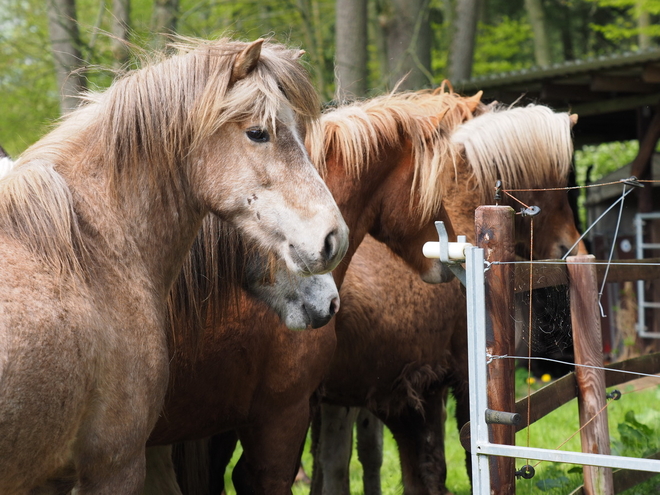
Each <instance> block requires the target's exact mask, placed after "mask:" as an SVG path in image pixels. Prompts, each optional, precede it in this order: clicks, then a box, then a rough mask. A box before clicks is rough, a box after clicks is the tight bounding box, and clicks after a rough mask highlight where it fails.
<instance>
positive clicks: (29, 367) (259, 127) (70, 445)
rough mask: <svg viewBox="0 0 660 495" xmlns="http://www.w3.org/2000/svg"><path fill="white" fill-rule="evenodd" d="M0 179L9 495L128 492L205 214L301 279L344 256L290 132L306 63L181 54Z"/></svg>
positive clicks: (232, 46)
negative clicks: (184, 271) (183, 276)
mask: <svg viewBox="0 0 660 495" xmlns="http://www.w3.org/2000/svg"><path fill="white" fill-rule="evenodd" d="M178 48H179V52H178V53H177V54H176V55H173V56H171V57H170V58H168V59H166V60H163V61H161V62H160V63H153V64H150V65H149V64H147V66H146V67H144V68H142V69H140V70H136V71H133V72H130V73H128V74H127V75H125V76H124V77H122V78H120V79H118V80H117V81H115V82H114V83H113V85H112V86H111V87H110V88H109V89H107V90H106V91H105V92H103V93H99V94H92V95H89V96H88V97H87V98H86V100H87V103H86V104H84V105H83V106H81V107H80V108H79V109H77V110H75V111H74V112H72V113H71V114H69V115H68V116H67V117H66V118H65V119H63V121H62V122H61V123H60V124H59V125H58V126H57V127H56V128H55V129H54V130H53V131H52V132H51V133H50V134H48V135H47V136H45V137H44V138H42V139H41V140H40V141H39V142H37V143H36V144H35V145H33V146H32V147H31V148H29V149H28V150H27V151H26V152H25V153H24V154H23V155H22V156H21V157H19V159H18V160H17V162H16V165H15V166H14V167H13V169H12V170H11V171H10V172H9V173H8V174H7V175H6V176H5V177H4V178H3V179H2V180H0V243H1V245H2V253H3V256H2V257H0V273H2V279H1V285H2V287H1V288H2V290H1V291H0V292H1V293H2V294H3V296H2V301H1V302H0V315H1V318H0V450H1V451H2V453H3V454H2V456H0V492H1V493H3V494H7V495H11V494H19V493H20V494H24V493H37V492H38V493H46V492H49V493H50V492H55V491H56V492H58V493H61V492H65V491H66V490H68V489H70V488H73V487H75V488H76V489H77V493H82V494H85V493H94V494H116V493H121V494H136V493H139V492H140V491H141V489H142V486H143V481H144V473H145V451H144V449H145V443H146V441H147V437H148V435H149V432H150V431H151V430H152V428H153V425H154V424H155V422H156V420H157V418H158V415H159V413H160V411H161V408H162V403H163V398H164V395H165V391H166V389H167V383H168V368H169V357H168V348H167V333H168V332H167V330H166V324H165V320H166V316H167V315H166V300H167V296H168V293H169V291H170V288H171V286H172V284H173V282H174V280H175V278H176V276H177V274H178V272H179V271H180V268H181V265H182V263H183V261H184V258H185V255H186V253H187V252H188V250H189V249H190V246H191V244H192V242H193V240H194V238H195V235H196V233H197V231H198V229H199V227H200V225H201V223H202V220H203V218H204V216H205V215H206V214H207V213H208V212H209V211H210V212H213V213H215V214H217V215H219V216H220V217H221V218H223V219H224V220H225V221H227V222H228V223H230V224H231V225H233V226H234V227H235V228H236V229H237V230H238V231H239V232H240V233H241V235H244V236H245V237H246V239H249V240H251V241H253V242H255V243H256V244H257V245H258V246H261V247H262V248H263V249H266V250H268V251H273V252H274V253H277V255H278V256H281V257H282V258H283V259H284V260H286V261H287V264H288V266H289V267H290V268H291V269H292V270H293V271H296V272H300V273H323V272H326V271H328V270H331V269H333V268H334V267H335V266H336V265H337V263H338V262H339V261H340V259H341V257H342V255H343V254H344V252H345V250H346V247H347V240H348V239H347V229H346V225H345V223H344V222H343V220H342V218H341V215H340V213H339V210H338V209H337V206H336V203H335V202H334V200H333V199H332V197H331V195H330V193H329V191H328V189H327V187H326V186H325V185H324V184H323V182H322V180H321V178H320V177H319V175H318V173H317V171H316V170H315V169H314V167H313V166H312V164H311V162H310V161H309V158H308V155H307V153H306V151H305V149H304V147H303V145H302V142H301V139H300V138H299V137H298V125H300V126H303V125H305V124H306V123H308V122H310V121H311V119H312V118H313V117H315V116H316V112H317V109H318V107H317V101H316V99H315V97H314V94H315V93H314V91H313V88H312V86H311V84H310V82H309V79H308V76H307V74H306V72H305V71H304V69H303V68H302V66H301V65H300V64H299V62H298V60H297V59H298V56H299V52H297V51H292V50H288V49H286V48H285V47H282V46H280V45H273V44H265V43H264V42H263V40H258V41H256V42H254V43H251V44H247V43H239V42H230V41H228V40H220V41H216V42H194V41H192V40H190V41H189V42H183V41H182V42H181V43H179V45H178Z"/></svg>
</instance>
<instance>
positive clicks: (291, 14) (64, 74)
mask: <svg viewBox="0 0 660 495" xmlns="http://www.w3.org/2000/svg"><path fill="white" fill-rule="evenodd" d="M659 15H660V0H274V1H268V2H265V1H257V0H0V144H2V146H4V147H5V148H6V149H7V150H8V151H9V153H10V154H12V155H14V156H15V155H17V154H18V153H20V152H21V151H23V150H24V149H25V148H26V147H27V146H28V145H30V144H31V143H32V142H34V141H35V140H36V139H38V137H40V136H41V135H42V134H43V133H44V132H45V130H46V128H45V126H47V125H48V123H49V122H52V121H53V120H54V119H56V118H57V117H58V116H59V115H60V114H61V113H65V112H66V111H68V110H70V109H71V108H73V107H74V106H75V105H77V101H78V100H77V99H76V98H75V96H76V95H78V94H79V93H80V92H83V91H85V90H89V89H91V90H94V89H99V88H103V87H105V86H107V85H108V84H110V82H111V81H112V78H113V77H114V75H115V71H118V70H119V71H120V70H122V69H126V68H131V67H133V66H135V65H136V64H137V61H136V60H135V59H134V58H133V57H134V53H135V50H134V49H144V50H147V51H148V50H151V49H154V48H161V47H163V45H164V44H165V43H166V41H167V38H166V36H164V35H165V34H166V33H173V32H176V33H178V34H181V35H185V36H197V37H203V38H213V37H218V36H222V35H226V34H231V35H233V36H235V37H238V38H242V39H246V40H251V39H255V38H258V37H260V36H272V37H273V38H274V39H275V40H277V41H280V42H284V43H288V44H292V45H296V46H299V47H301V48H303V49H304V50H306V53H307V54H306V56H305V57H306V61H307V62H308V63H309V69H310V73H311V75H312V77H313V79H314V81H315V84H316V87H317V89H318V91H319V93H320V94H321V95H322V98H323V99H324V100H325V101H330V100H333V99H346V98H351V97H355V96H357V97H362V96H368V95H370V94H379V93H382V92H383V91H388V90H392V89H393V88H394V87H395V85H396V84H397V82H399V81H400V79H401V78H402V77H403V76H404V75H407V77H406V79H405V80H404V81H403V82H402V83H401V84H400V85H399V86H398V88H399V89H402V90H403V89H417V88H422V87H432V86H437V85H438V84H439V83H440V82H441V81H442V80H443V79H445V78H449V79H450V80H452V81H457V80H460V79H465V78H469V77H474V76H483V75H488V74H494V73H500V72H506V71H512V70H519V69H526V68H531V67H533V66H540V67H544V66H549V65H552V64H554V63H559V62H563V61H566V60H574V59H585V58H589V57H594V56H599V55H605V54H611V53H619V52H624V51H630V50H638V49H645V48H649V47H651V46H652V45H653V43H654V39H656V37H657V36H660V25H658V24H657V22H655V21H657V18H658V16H659ZM129 46H131V47H132V48H133V50H129V49H128V47H129Z"/></svg>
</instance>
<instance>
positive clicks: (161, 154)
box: [40, 39, 320, 184]
mask: <svg viewBox="0 0 660 495" xmlns="http://www.w3.org/2000/svg"><path fill="white" fill-rule="evenodd" d="M247 45H248V44H247V43H244V42H238V41H229V40H227V39H222V40H217V41H214V42H209V41H200V40H188V39H181V40H179V42H178V43H176V44H174V45H172V46H173V47H174V48H176V50H177V53H176V54H174V55H172V56H170V57H169V58H165V57H163V56H160V55H159V56H150V57H149V59H148V60H145V61H144V62H143V67H142V68H141V69H137V70H134V71H130V72H127V73H126V74H124V75H123V76H121V77H119V78H118V79H117V80H116V81H115V82H114V83H113V84H112V85H111V86H110V88H108V89H107V90H105V91H104V92H102V93H96V94H89V95H87V97H86V98H85V100H86V101H87V104H86V105H85V106H83V107H82V108H80V109H78V110H76V111H74V112H72V113H71V114H70V115H69V116H67V117H66V118H65V119H64V120H63V122H62V124H61V125H60V127H61V129H57V134H58V136H59V141H60V142H61V143H60V144H58V143H54V142H51V143H50V144H49V147H50V148H53V149H55V148H58V149H60V150H63V152H66V150H65V148H66V147H67V146H69V147H73V146H76V144H75V143H78V144H81V143H83V144H84V145H85V146H90V145H92V144H93V143H98V145H99V146H100V148H101V149H102V153H103V158H102V159H103V160H104V161H105V162H106V163H108V164H109V167H106V169H105V170H106V171H107V172H108V173H109V174H110V179H111V183H113V182H114V183H116V182H117V181H119V180H121V178H122V177H123V182H125V183H127V184H137V181H135V180H134V179H135V174H137V173H138V172H137V171H138V170H139V169H141V168H144V167H143V165H144V162H145V161H147V160H148V161H149V162H150V163H151V164H152V165H153V166H152V167H149V170H150V173H151V174H152V176H154V180H160V179H157V178H156V176H158V175H161V174H162V173H163V172H165V173H167V174H169V175H170V176H172V177H176V175H177V174H178V173H179V172H178V171H177V169H178V167H179V166H180V164H181V163H182V162H183V161H184V160H185V159H186V158H187V156H188V154H189V153H190V151H191V149H193V148H194V147H195V146H196V145H198V144H200V143H201V142H202V141H203V140H204V139H206V138H208V137H209V136H211V135H212V134H213V133H215V132H216V131H217V130H218V129H219V128H220V127H222V126H223V125H225V124H226V123H228V122H233V121H242V120H247V119H252V120H256V121H259V122H264V123H266V122H269V121H271V122H274V120H275V119H276V117H277V113H278V111H279V109H280V107H281V106H282V105H289V106H290V107H291V108H292V109H293V111H294V113H295V114H296V118H297V120H298V122H300V123H301V124H302V125H303V126H308V125H309V123H310V122H311V121H312V120H313V119H314V118H315V117H317V116H318V113H319V108H320V105H319V104H318V97H317V96H316V93H315V91H314V88H313V86H312V84H311V82H310V80H309V77H308V74H307V72H306V70H305V69H304V67H303V66H302V65H301V64H300V61H299V60H298V53H299V52H298V51H297V50H290V49H288V48H286V47H284V46H281V45H277V44H273V43H264V46H263V48H262V53H261V57H260V60H259V63H258V64H257V67H256V69H255V70H253V71H252V72H250V73H249V74H248V75H247V76H246V77H245V78H244V79H242V80H240V81H238V82H237V83H236V84H235V85H233V86H230V76H231V71H232V67H233V64H234V61H235V59H236V57H237V56H238V54H239V53H240V52H241V51H242V50H243V49H244V48H245V47H246V46H247ZM90 116H95V118H90ZM304 130H306V129H304ZM63 135H66V136H68V138H67V139H61V137H62V136H63ZM40 148H41V150H42V151H43V150H44V148H45V147H44V146H41V147H40ZM51 152H52V151H51ZM163 169H165V170H163Z"/></svg>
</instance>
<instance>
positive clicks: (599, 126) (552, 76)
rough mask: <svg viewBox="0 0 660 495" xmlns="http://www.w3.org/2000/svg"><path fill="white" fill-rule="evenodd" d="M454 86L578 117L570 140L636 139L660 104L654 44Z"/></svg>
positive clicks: (658, 51) (659, 58) (658, 54)
mask: <svg viewBox="0 0 660 495" xmlns="http://www.w3.org/2000/svg"><path fill="white" fill-rule="evenodd" d="M453 86H454V88H455V89H456V91H458V92H461V93H465V94H473V93H475V92H477V91H479V90H483V92H484V100H485V101H492V100H497V101H500V102H502V103H513V102H516V101H519V103H520V104H524V103H529V102H534V103H542V104H545V105H548V106H550V107H552V108H554V109H556V110H570V111H571V112H573V113H577V114H578V116H579V121H578V125H576V126H575V128H574V129H573V131H574V135H575V143H576V145H577V146H581V145H582V144H591V143H602V142H608V141H623V140H628V139H637V137H638V134H637V132H638V128H639V127H640V124H641V123H642V122H643V119H644V118H646V116H649V115H651V114H652V113H653V109H652V108H648V109H646V110H645V107H655V106H657V105H659V104H660V48H654V49H649V50H644V51H638V52H634V53H623V54H618V55H612V56H607V57H598V58H592V59H587V60H576V61H571V62H564V63H561V64H555V65H553V66H552V67H547V68H533V69H529V70H520V71H515V72H507V73H502V74H495V75H491V76H486V77H477V78H472V79H469V80H467V81H458V82H457V83H455V84H453Z"/></svg>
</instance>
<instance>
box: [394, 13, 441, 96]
mask: <svg viewBox="0 0 660 495" xmlns="http://www.w3.org/2000/svg"><path fill="white" fill-rule="evenodd" d="M392 7H393V10H392V14H391V16H390V18H389V19H388V20H387V22H385V23H384V29H385V35H386V38H387V60H388V75H389V85H390V87H391V88H394V86H395V85H396V84H397V83H398V82H399V81H400V80H401V78H402V77H404V76H406V75H407V77H406V79H405V80H404V81H402V82H401V84H400V85H399V86H398V89H400V90H406V89H419V88H423V87H428V86H431V85H432V84H433V75H432V74H431V39H432V38H431V26H430V24H429V0H392Z"/></svg>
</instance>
